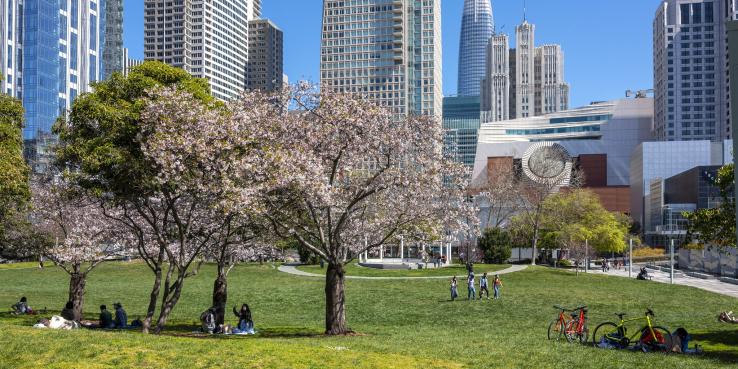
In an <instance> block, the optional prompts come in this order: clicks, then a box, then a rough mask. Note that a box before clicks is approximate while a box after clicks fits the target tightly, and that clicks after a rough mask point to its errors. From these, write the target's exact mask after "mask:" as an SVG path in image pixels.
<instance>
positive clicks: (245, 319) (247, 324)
mask: <svg viewBox="0 0 738 369" xmlns="http://www.w3.org/2000/svg"><path fill="white" fill-rule="evenodd" d="M233 314H235V315H236V317H238V328H237V329H234V330H233V333H247V334H254V320H253V319H252V317H251V309H249V305H248V304H243V305H241V310H240V311H238V310H236V307H235V306H234V307H233Z"/></svg>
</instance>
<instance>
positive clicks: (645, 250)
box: [633, 247, 666, 258]
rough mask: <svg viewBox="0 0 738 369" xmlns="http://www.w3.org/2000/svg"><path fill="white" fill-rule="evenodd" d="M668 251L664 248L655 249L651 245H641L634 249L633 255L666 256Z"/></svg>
mask: <svg viewBox="0 0 738 369" xmlns="http://www.w3.org/2000/svg"><path fill="white" fill-rule="evenodd" d="M665 254H666V251H665V250H664V249H654V248H650V247H641V248H637V249H635V250H633V257H634V258H637V257H649V256H664V255H665Z"/></svg>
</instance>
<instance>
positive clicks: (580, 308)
mask: <svg viewBox="0 0 738 369" xmlns="http://www.w3.org/2000/svg"><path fill="white" fill-rule="evenodd" d="M554 308H555V309H558V310H563V311H577V310H584V309H586V308H587V305H582V306H579V307H577V308H574V309H569V308H565V307H563V306H559V305H554Z"/></svg>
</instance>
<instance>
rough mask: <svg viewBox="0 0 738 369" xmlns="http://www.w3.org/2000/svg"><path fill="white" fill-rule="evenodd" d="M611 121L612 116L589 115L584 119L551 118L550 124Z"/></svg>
mask: <svg viewBox="0 0 738 369" xmlns="http://www.w3.org/2000/svg"><path fill="white" fill-rule="evenodd" d="M610 119H612V114H603V115H588V116H583V117H563V118H551V120H550V121H549V123H551V124H558V123H576V122H598V121H607V120H610Z"/></svg>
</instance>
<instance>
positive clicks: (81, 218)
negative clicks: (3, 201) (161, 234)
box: [31, 176, 122, 320]
mask: <svg viewBox="0 0 738 369" xmlns="http://www.w3.org/2000/svg"><path fill="white" fill-rule="evenodd" d="M31 189H32V204H33V208H32V212H31V219H32V222H33V223H34V225H35V227H36V229H37V231H38V232H39V233H40V234H41V235H43V236H44V237H43V238H44V239H45V241H46V242H45V244H46V245H48V247H46V248H45V249H44V250H43V251H42V252H43V254H44V255H45V256H46V257H48V258H49V259H50V260H51V261H52V262H54V264H55V265H56V266H58V267H59V268H61V269H62V270H64V271H65V272H67V274H69V276H70V280H69V301H71V302H72V305H73V309H74V316H75V319H77V320H79V319H81V318H82V312H83V309H84V295H85V286H86V283H87V276H88V275H89V274H90V272H92V271H93V270H94V269H95V267H97V266H98V265H99V264H100V263H102V262H104V261H105V260H106V259H107V258H108V257H110V256H112V255H113V254H114V253H115V252H116V251H120V250H121V245H122V244H121V243H118V237H119V234H118V233H117V230H116V227H115V224H113V223H112V222H111V221H110V220H109V219H108V218H107V217H105V216H103V214H102V208H101V207H100V206H99V205H98V202H97V201H96V200H95V199H94V198H93V197H90V196H88V195H86V194H85V193H84V191H82V190H81V189H79V188H75V187H74V186H73V185H71V184H70V183H68V182H66V181H65V180H64V179H63V178H62V177H60V176H59V177H56V178H55V179H52V180H43V179H40V180H36V181H34V182H33V183H32V188H31Z"/></svg>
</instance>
